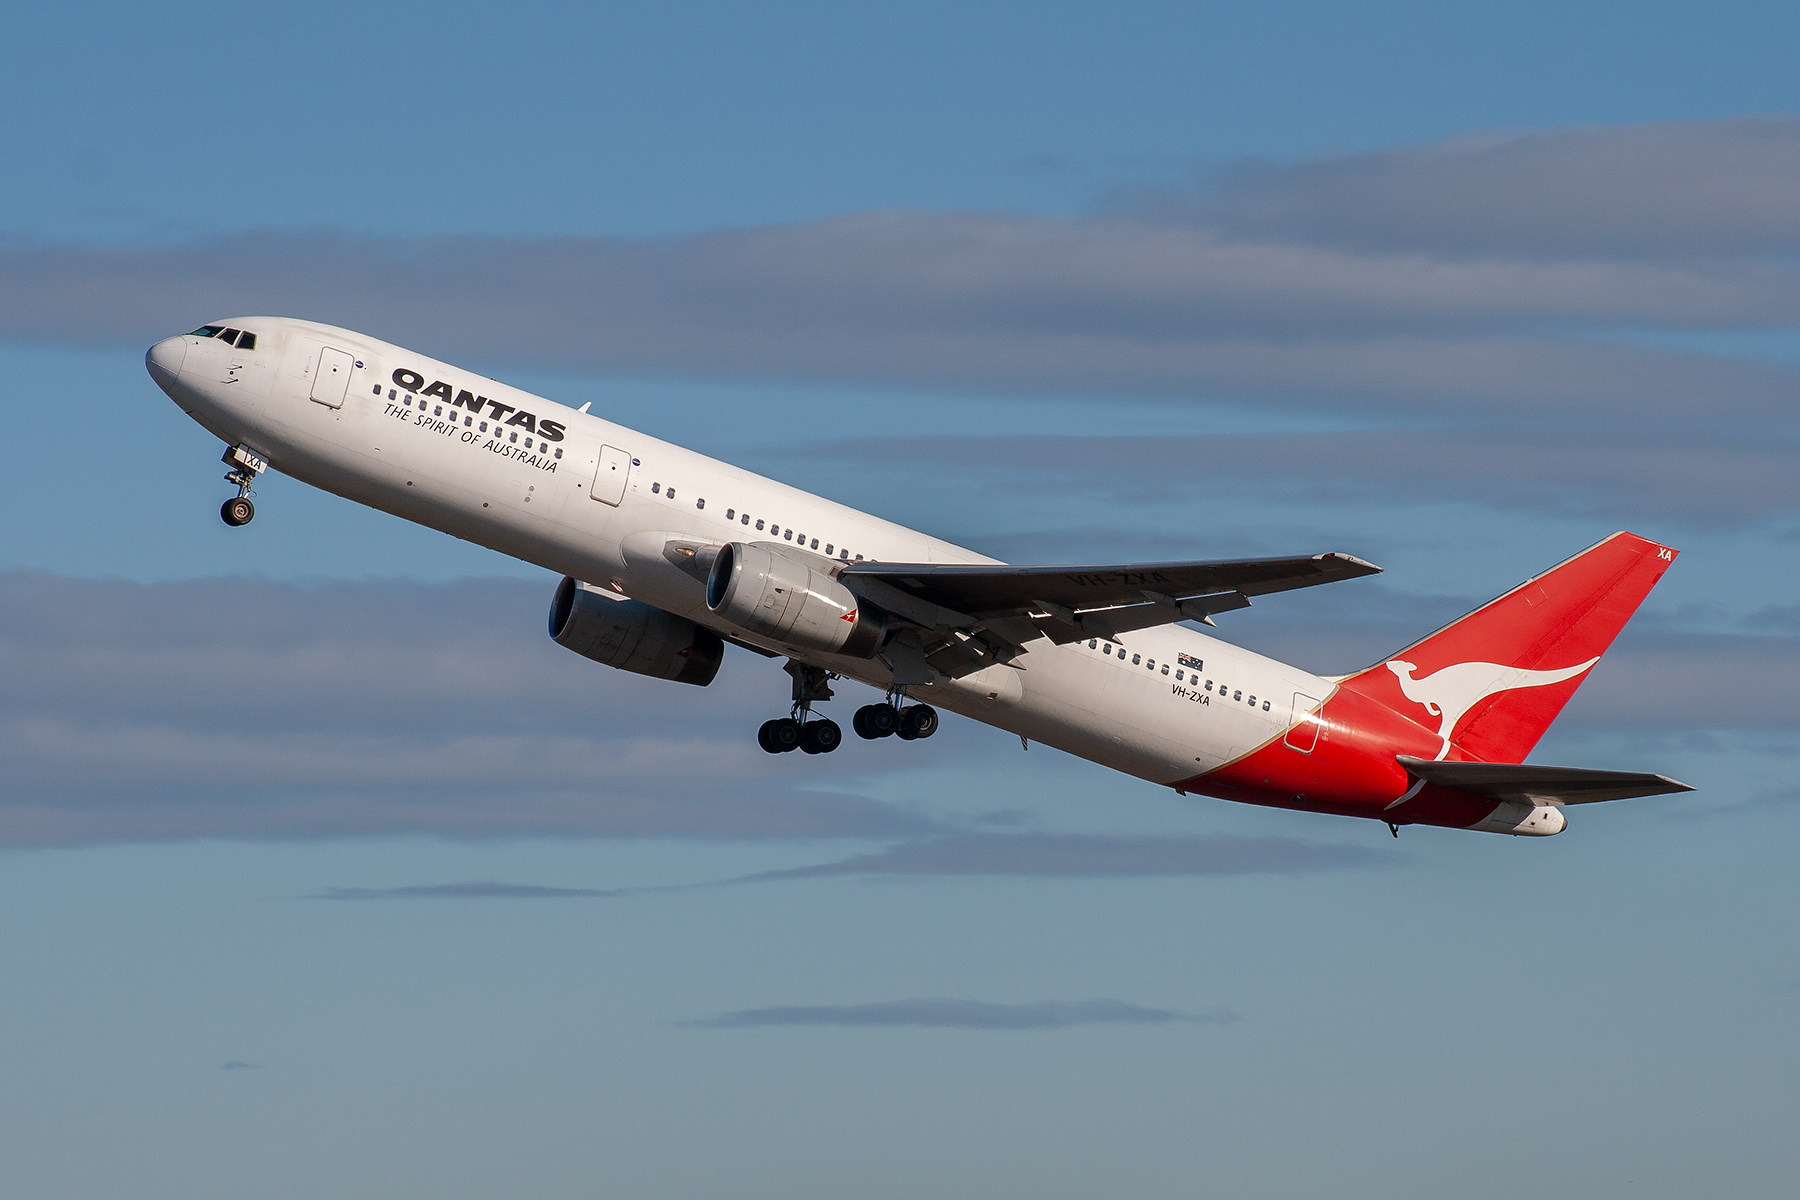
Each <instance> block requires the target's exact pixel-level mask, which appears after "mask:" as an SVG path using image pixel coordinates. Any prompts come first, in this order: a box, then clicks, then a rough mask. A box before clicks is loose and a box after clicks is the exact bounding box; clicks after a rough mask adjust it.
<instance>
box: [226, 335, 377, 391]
mask: <svg viewBox="0 0 1800 1200" xmlns="http://www.w3.org/2000/svg"><path fill="white" fill-rule="evenodd" d="M237 348H238V349H239V350H254V349H256V335H255V334H254V333H251V332H250V331H249V330H248V329H246V330H244V332H242V333H240V334H238V344H237ZM376 390H377V391H379V390H380V385H379V384H377V385H376Z"/></svg>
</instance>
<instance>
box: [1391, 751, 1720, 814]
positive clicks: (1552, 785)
mask: <svg viewBox="0 0 1800 1200" xmlns="http://www.w3.org/2000/svg"><path fill="white" fill-rule="evenodd" d="M1395 757H1396V758H1397V759H1398V760H1399V763H1400V765H1401V766H1403V767H1405V768H1406V769H1407V770H1408V771H1409V772H1411V773H1412V775H1413V776H1414V778H1417V779H1423V780H1424V781H1425V782H1426V783H1435V784H1437V785H1438V786H1440V787H1447V788H1451V789H1454V790H1455V791H1459V792H1463V793H1466V794H1467V795H1470V796H1482V797H1486V798H1487V799H1491V800H1525V801H1529V802H1531V803H1533V804H1592V803H1595V802H1596V801H1600V800H1630V799H1633V798H1635V797H1638V796H1663V795H1667V794H1669V793H1670V792H1691V791H1693V790H1694V789H1693V788H1691V787H1689V786H1688V785H1687V784H1685V783H1679V782H1677V781H1675V780H1673V779H1670V778H1669V777H1668V776H1667V775H1646V774H1640V773H1638V772H1634V771H1588V770H1584V769H1582V768H1580V767H1534V766H1527V765H1525V764H1524V763H1483V762H1431V761H1429V760H1427V759H1423V758H1414V757H1413V756H1412V755H1410V754H1400V755H1396V756H1395Z"/></svg>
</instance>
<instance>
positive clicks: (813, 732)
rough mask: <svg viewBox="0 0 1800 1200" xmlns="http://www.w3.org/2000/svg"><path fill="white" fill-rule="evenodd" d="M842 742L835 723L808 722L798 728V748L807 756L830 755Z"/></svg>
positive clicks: (839, 731)
mask: <svg viewBox="0 0 1800 1200" xmlns="http://www.w3.org/2000/svg"><path fill="white" fill-rule="evenodd" d="M843 740H844V731H843V730H842V729H839V728H838V723H837V722H836V721H808V722H807V723H806V724H804V725H802V726H801V727H800V748H801V749H802V750H804V751H806V752H807V753H808V754H830V753H831V752H832V751H833V750H836V749H837V748H838V746H839V745H841V744H842V743H843Z"/></svg>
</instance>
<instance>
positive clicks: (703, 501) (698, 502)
mask: <svg viewBox="0 0 1800 1200" xmlns="http://www.w3.org/2000/svg"><path fill="white" fill-rule="evenodd" d="M694 507H695V508H705V507H706V497H705V496H702V497H700V498H699V499H698V500H696V501H694Z"/></svg>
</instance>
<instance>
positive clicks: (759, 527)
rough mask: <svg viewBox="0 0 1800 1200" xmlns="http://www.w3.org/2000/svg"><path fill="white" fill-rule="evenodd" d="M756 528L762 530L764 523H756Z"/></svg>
mask: <svg viewBox="0 0 1800 1200" xmlns="http://www.w3.org/2000/svg"><path fill="white" fill-rule="evenodd" d="M747 519H748V518H746V520H747ZM756 527H757V528H758V529H761V528H762V527H763V523H762V522H761V521H758V522H757V523H756Z"/></svg>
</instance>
